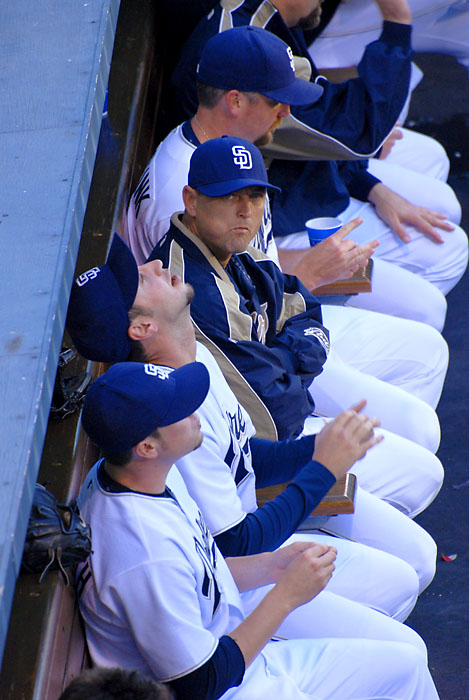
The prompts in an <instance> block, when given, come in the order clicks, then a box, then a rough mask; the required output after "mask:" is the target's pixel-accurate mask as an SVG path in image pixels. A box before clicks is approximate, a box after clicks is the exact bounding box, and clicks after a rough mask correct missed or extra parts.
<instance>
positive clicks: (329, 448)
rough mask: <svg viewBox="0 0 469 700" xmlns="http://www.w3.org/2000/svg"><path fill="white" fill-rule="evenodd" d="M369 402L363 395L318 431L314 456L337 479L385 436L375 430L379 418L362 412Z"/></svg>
mask: <svg viewBox="0 0 469 700" xmlns="http://www.w3.org/2000/svg"><path fill="white" fill-rule="evenodd" d="M365 405H366V401H365V400H364V399H363V400H362V401H360V402H359V403H358V404H356V405H355V406H352V407H351V408H349V409H348V410H347V411H343V413H339V415H338V416H336V417H335V418H334V420H332V421H330V422H329V423H326V425H325V426H324V428H323V429H322V430H321V432H320V433H318V434H317V435H316V439H315V442H314V452H313V459H315V460H317V461H318V462H320V463H321V464H323V465H324V466H325V467H327V469H329V471H331V472H332V473H333V474H334V476H335V478H336V479H339V478H340V477H341V476H344V474H346V472H347V471H348V470H349V469H350V467H351V466H352V465H353V464H354V463H355V462H356V461H357V460H358V459H361V458H362V457H364V456H365V454H366V453H367V452H368V450H369V449H370V448H372V447H374V445H377V444H378V442H381V440H382V439H383V436H382V435H375V432H374V429H375V428H377V427H378V426H379V425H380V422H379V420H378V419H377V418H369V417H368V416H367V415H365V414H364V413H361V411H362V410H363V409H364V407H365Z"/></svg>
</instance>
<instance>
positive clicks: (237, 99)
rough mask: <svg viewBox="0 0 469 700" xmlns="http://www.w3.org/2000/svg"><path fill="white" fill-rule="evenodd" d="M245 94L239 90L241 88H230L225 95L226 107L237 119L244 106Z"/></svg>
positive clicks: (233, 117) (232, 116)
mask: <svg viewBox="0 0 469 700" xmlns="http://www.w3.org/2000/svg"><path fill="white" fill-rule="evenodd" d="M243 98H244V96H243V95H242V94H241V93H240V92H239V90H228V92H226V93H225V94H224V95H223V98H222V99H223V100H224V105H225V109H226V111H227V112H228V114H229V115H230V117H231V118H232V119H237V118H238V117H239V116H240V113H241V111H242V108H243V104H244V101H243Z"/></svg>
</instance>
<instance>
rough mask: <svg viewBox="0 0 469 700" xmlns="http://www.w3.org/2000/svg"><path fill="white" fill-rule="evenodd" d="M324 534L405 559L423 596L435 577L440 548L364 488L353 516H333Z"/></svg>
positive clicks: (395, 510)
mask: <svg viewBox="0 0 469 700" xmlns="http://www.w3.org/2000/svg"><path fill="white" fill-rule="evenodd" d="M321 530H322V531H326V532H329V533H332V534H334V535H337V536H339V537H345V538H347V539H350V540H353V541H354V542H361V543H362V544H365V545H368V546H370V547H373V548H377V549H382V550H384V551H385V552H388V553H390V554H393V555H395V556H397V557H399V558H400V559H403V560H404V561H406V562H407V563H408V564H409V565H410V566H411V567H412V569H413V570H414V571H415V572H416V574H417V577H418V579H419V584H418V586H419V593H420V592H421V591H422V590H424V588H426V587H427V586H428V584H429V583H430V582H431V581H432V579H433V577H434V575H435V566H436V544H435V541H434V540H433V538H432V537H431V536H430V535H429V533H428V532H426V530H424V529H423V528H422V527H421V526H420V525H418V524H417V523H416V522H415V521H414V520H412V519H411V518H409V517H408V516H406V515H404V513H402V512H400V511H399V510H397V508H394V507H393V506H392V505H390V504H389V503H386V502H385V501H383V500H382V499H380V498H378V497H377V496H374V495H373V494H370V493H368V492H366V491H364V489H362V488H361V487H360V485H358V487H357V490H356V494H355V508H354V513H353V515H336V516H333V517H331V518H329V520H327V521H326V522H325V523H324V524H323V525H321ZM391 575H392V574H391ZM398 619H404V617H400V618H398Z"/></svg>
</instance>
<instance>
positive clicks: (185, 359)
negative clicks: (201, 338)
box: [145, 317, 197, 369]
mask: <svg viewBox="0 0 469 700" xmlns="http://www.w3.org/2000/svg"><path fill="white" fill-rule="evenodd" d="M196 350H197V346H196V342H195V334H194V328H193V326H192V322H191V320H190V317H188V319H187V322H186V323H181V324H177V325H174V326H172V327H170V328H168V329H166V330H165V331H164V332H162V329H160V332H159V333H158V336H157V338H156V339H155V342H153V343H151V344H149V345H148V347H146V354H145V361H146V362H152V363H153V364H155V365H166V366H167V367H172V368H173V369H177V368H178V367H183V366H184V365H187V364H189V363H190V362H194V360H195V354H196Z"/></svg>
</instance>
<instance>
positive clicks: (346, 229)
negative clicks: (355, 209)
mask: <svg viewBox="0 0 469 700" xmlns="http://www.w3.org/2000/svg"><path fill="white" fill-rule="evenodd" d="M362 223H363V219H361V218H360V217H357V218H356V219H352V220H351V221H349V222H347V223H346V224H344V225H343V226H341V227H340V228H339V230H338V231H336V232H335V233H333V234H332V235H333V236H335V238H336V239H337V240H339V241H341V240H343V239H344V238H345V236H348V234H349V233H350V232H351V231H353V229H355V228H357V226H360V225H361V224H362Z"/></svg>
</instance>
